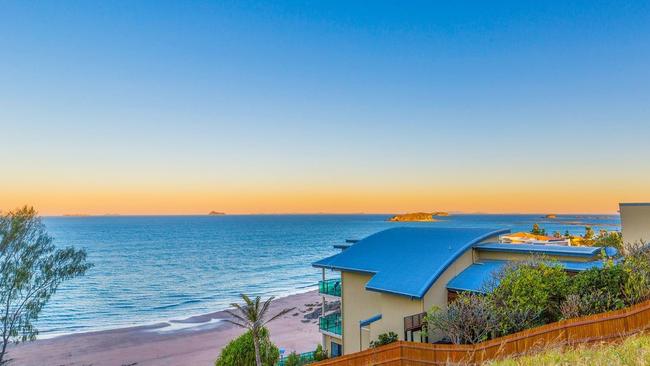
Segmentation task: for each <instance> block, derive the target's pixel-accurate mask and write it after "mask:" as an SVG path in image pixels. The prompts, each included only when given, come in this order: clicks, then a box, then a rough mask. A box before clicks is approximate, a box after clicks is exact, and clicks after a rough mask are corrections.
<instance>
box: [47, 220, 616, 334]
mask: <svg viewBox="0 0 650 366" xmlns="http://www.w3.org/2000/svg"><path fill="white" fill-rule="evenodd" d="M387 218H388V215H250V216H248V215H247V216H230V215H228V216H156V217H130V216H117V217H48V218H45V220H44V221H45V224H46V226H47V228H48V230H49V232H50V234H51V235H52V236H53V237H54V238H55V242H56V244H57V245H61V246H64V245H74V246H76V247H80V248H85V249H86V250H87V251H88V256H89V259H90V261H91V262H93V263H94V264H95V267H94V268H93V269H92V270H91V271H90V272H89V273H88V274H87V275H86V276H85V277H82V278H79V279H75V280H73V281H71V282H68V283H66V284H64V285H63V286H62V287H61V288H60V289H59V291H58V292H57V293H56V294H55V296H54V297H53V298H52V300H51V301H50V303H49V304H48V305H47V307H46V309H45V310H44V313H43V314H42V316H41V317H40V319H39V321H38V326H39V329H40V331H41V337H47V336H53V335H58V334H68V333H76V332H86V331H93V330H100V329H110V328H118V327H125V326H132V325H140V324H150V323H154V322H159V321H167V320H170V319H183V318H187V317H189V316H191V315H199V314H205V313H210V312H214V311H218V310H222V309H224V308H226V307H228V304H229V303H231V302H233V301H236V300H237V296H238V294H239V293H241V292H244V293H247V294H251V295H264V296H269V295H276V296H282V295H288V294H291V293H296V292H302V291H306V290H308V289H310V288H313V287H314V285H315V283H316V282H317V281H318V280H319V277H320V274H319V271H318V270H316V269H315V268H312V267H311V265H310V264H311V263H312V262H313V261H315V260H317V259H320V258H323V257H325V256H328V255H332V254H334V253H336V250H335V249H333V248H332V245H333V244H337V243H342V242H344V241H345V239H358V238H363V237H364V236H367V235H369V234H372V233H375V232H377V231H379V230H382V229H387V228H390V227H396V226H407V225H408V226H428V227H489V228H492V227H493V228H511V229H513V230H530V227H531V226H532V224H533V223H539V224H540V225H542V227H543V228H545V229H546V230H547V231H549V232H553V231H555V230H558V231H561V232H564V231H565V230H569V231H570V232H572V233H576V234H577V233H580V234H581V233H583V232H584V225H585V224H592V225H594V226H595V228H596V229H598V228H601V227H602V228H604V229H608V230H619V226H620V220H619V217H618V216H558V218H557V219H554V220H547V219H544V218H542V216H540V215H454V216H450V217H446V218H442V220H441V221H439V222H435V223H411V224H404V223H390V222H387V221H386V219H387Z"/></svg>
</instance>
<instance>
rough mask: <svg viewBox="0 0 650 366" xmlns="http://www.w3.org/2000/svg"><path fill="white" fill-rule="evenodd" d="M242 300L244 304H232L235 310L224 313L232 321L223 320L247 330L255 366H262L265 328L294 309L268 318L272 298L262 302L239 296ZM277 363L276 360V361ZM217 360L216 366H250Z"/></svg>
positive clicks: (259, 299)
mask: <svg viewBox="0 0 650 366" xmlns="http://www.w3.org/2000/svg"><path fill="white" fill-rule="evenodd" d="M240 296H241V298H242V300H244V303H243V304H242V305H240V304H236V303H233V304H231V305H232V306H233V307H234V308H235V310H234V311H233V310H226V312H227V313H228V314H229V315H230V316H231V317H232V319H225V320H226V321H227V322H229V323H232V324H234V325H236V326H238V327H241V328H244V329H248V332H249V333H250V335H251V338H252V343H253V349H254V351H255V352H254V354H255V365H257V366H263V365H266V364H265V363H263V361H262V360H263V359H262V351H264V350H263V349H262V347H263V346H265V345H264V344H263V342H264V341H265V338H264V337H265V334H266V338H268V331H266V328H265V326H266V325H267V324H268V323H270V322H272V321H273V320H275V319H277V318H279V317H281V316H283V315H285V314H287V313H289V312H290V311H292V310H294V309H295V308H289V309H283V310H281V311H280V312H278V313H277V314H275V315H273V316H270V317H269V316H268V314H267V312H268V310H269V306H271V302H272V301H273V299H274V297H273V296H271V297H270V298H269V299H268V300H266V301H262V299H261V297H259V296H257V297H256V298H255V299H254V300H252V299H251V298H250V297H248V296H247V295H245V294H241V295H240ZM242 342H243V341H242ZM275 361H277V358H276V360H275ZM218 362H219V360H217V365H218V366H237V365H251V364H252V363H244V364H240V363H233V364H230V363H221V364H220V363H218ZM224 362H225V361H224Z"/></svg>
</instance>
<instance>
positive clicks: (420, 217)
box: [388, 212, 449, 222]
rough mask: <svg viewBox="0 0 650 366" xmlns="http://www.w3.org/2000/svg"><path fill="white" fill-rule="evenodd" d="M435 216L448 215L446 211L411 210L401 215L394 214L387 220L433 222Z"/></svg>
mask: <svg viewBox="0 0 650 366" xmlns="http://www.w3.org/2000/svg"><path fill="white" fill-rule="evenodd" d="M436 216H449V214H448V213H447V212H412V213H406V214H401V215H395V216H393V217H391V218H389V219H388V221H395V222H435V221H437V220H436V219H435V218H434V217H436Z"/></svg>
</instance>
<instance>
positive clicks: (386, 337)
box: [370, 332, 397, 348]
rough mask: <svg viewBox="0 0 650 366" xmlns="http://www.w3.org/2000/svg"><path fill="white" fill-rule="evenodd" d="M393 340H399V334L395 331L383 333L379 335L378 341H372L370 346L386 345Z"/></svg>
mask: <svg viewBox="0 0 650 366" xmlns="http://www.w3.org/2000/svg"><path fill="white" fill-rule="evenodd" d="M393 342H397V334H396V333H395V332H388V333H382V334H380V335H379V336H377V340H376V341H371V342H370V348H377V347H380V346H385V345H387V344H391V343H393Z"/></svg>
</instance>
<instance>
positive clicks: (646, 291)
mask: <svg viewBox="0 0 650 366" xmlns="http://www.w3.org/2000/svg"><path fill="white" fill-rule="evenodd" d="M621 268H622V271H623V272H624V273H625V274H626V276H627V277H626V280H625V283H624V284H623V286H622V297H623V298H624V299H625V302H626V303H627V304H629V305H632V304H637V303H639V302H641V301H645V300H647V299H650V249H649V248H648V247H647V246H645V245H639V246H638V247H632V248H631V249H630V252H629V254H628V255H627V256H626V257H625V259H624V261H623V263H622V265H621Z"/></svg>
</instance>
